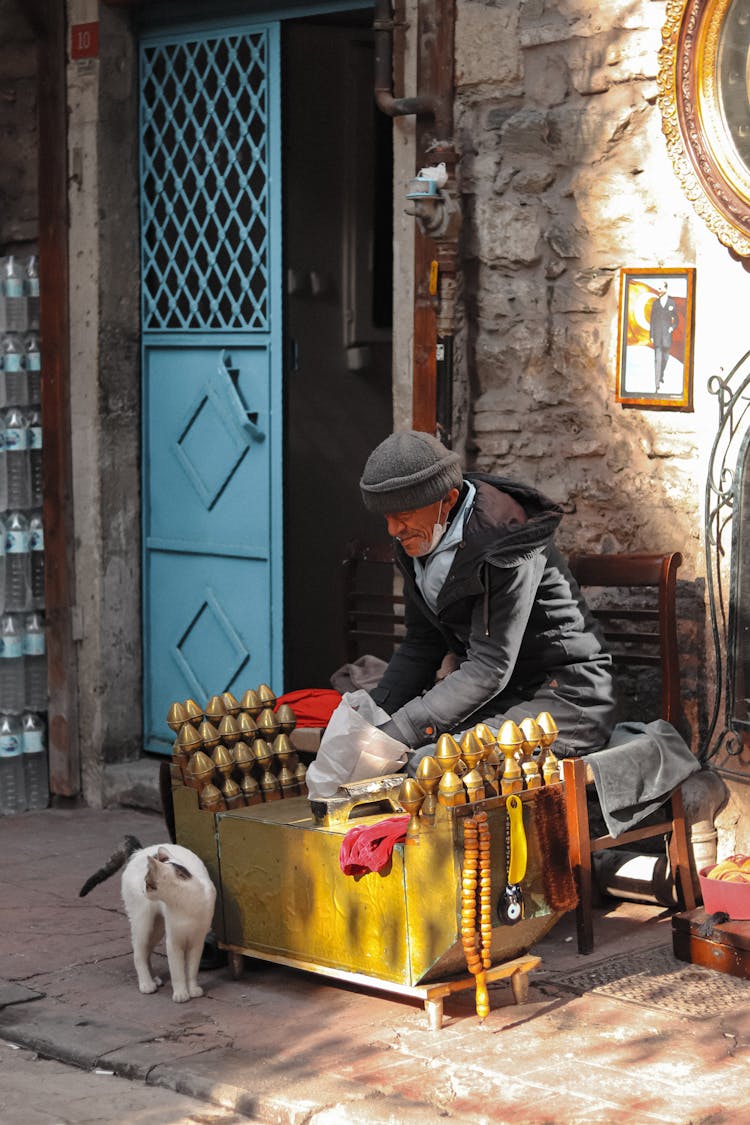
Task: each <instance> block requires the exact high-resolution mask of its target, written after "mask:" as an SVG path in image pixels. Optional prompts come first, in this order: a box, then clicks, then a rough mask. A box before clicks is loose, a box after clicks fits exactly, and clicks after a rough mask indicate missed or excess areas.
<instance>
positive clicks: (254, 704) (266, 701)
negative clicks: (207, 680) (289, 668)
mask: <svg viewBox="0 0 750 1125" xmlns="http://www.w3.org/2000/svg"><path fill="white" fill-rule="evenodd" d="M275 705H276V694H275V692H274V691H273V690H272V689H271V688H270V687H269V686H268V684H260V685H259V687H258V688H257V690H253V689H252V688H248V690H247V691H246V692H244V694H243V696H242V699H240V700H238V699H237V698H236V696H234V695H233V694H232V692H231V691H225V692H223V693H222V694H221V695H212V696H211V698H210V699H209V701H208V703H207V704H206V706H205V708H204V709H203V710H201V708H200V707H199V706H198V704H197V703H196V702H195V700H194V699H186V700H185V701H184V703H179V702H177V703H171V704H170V706H169V710H168V711H167V726H168V727H169V729H170V730H173V731H174V732H175V734H176V733H177V732H178V731H179V729H180V727H181V726H182V725H183V724H184V723H192V724H193V725H194V726H196V725H197V724H198V723H201V722H202V721H203V719H204V718H206V719H208V720H209V722H212V723H214V724H215V725H216V724H218V723H219V722H220V721H221V719H222V718H223V717H224V716H225V715H231V716H232V717H233V718H235V719H236V718H238V717H239V715H240V713H241V712H245V713H246V714H248V715H250V716H251V718H253V719H254V718H256V717H257V716H258V715H260V713H261V711H264V710H271V711H272V710H273V708H274V707H275ZM284 707H286V704H282V706H281V707H280V708H279V711H281V710H283V709H284ZM287 710H288V711H290V712H291V714H292V716H293V715H294V712H293V711H291V708H290V707H288V708H287ZM290 729H292V730H293V729H294V727H291V728H290ZM287 733H288V732H287Z"/></svg>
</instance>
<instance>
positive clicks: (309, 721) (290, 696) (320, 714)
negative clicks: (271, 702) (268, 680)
mask: <svg viewBox="0 0 750 1125" xmlns="http://www.w3.org/2000/svg"><path fill="white" fill-rule="evenodd" d="M340 702H341V696H340V694H339V693H338V692H337V691H334V690H333V688H301V689H300V690H299V691H288V692H287V693H286V695H280V696H279V698H278V699H277V700H276V707H275V710H277V711H278V709H279V707H280V706H281V704H282V703H286V704H288V706H289V707H291V709H292V711H294V717H295V719H296V720H297V726H298V727H325V726H327V725H328V720H329V719H330V717H331V715H332V714H333V712H334V711H335V710H336V708H337V707H338V705H339V703H340Z"/></svg>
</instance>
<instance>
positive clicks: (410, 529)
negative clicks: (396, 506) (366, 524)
mask: <svg viewBox="0 0 750 1125" xmlns="http://www.w3.org/2000/svg"><path fill="white" fill-rule="evenodd" d="M441 505H442V512H441ZM448 507H449V506H448V505H447V504H446V502H445V501H444V500H436V501H435V503H434V504H428V505H427V506H426V507H425V508H412V509H411V511H407V512H392V513H389V514H388V515H387V516H386V517H385V522H386V527H387V528H388V534H389V535H390V536H391V537H392V538H393V539H398V541H399V543H400V544H401V546H402V547H403V548H404V550H405V551H406V553H407V555H410V556H411V558H413V559H417V558H420V557H421V556H422V555H426V554H427V552H428V551H429V549H430V544H431V543H432V531H433V528H434V527H435V524H436V523H437V521H438V519H440V520H442V521H443V522H444V521H445V518H446V515H447V513H448Z"/></svg>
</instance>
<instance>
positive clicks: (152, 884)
mask: <svg viewBox="0 0 750 1125" xmlns="http://www.w3.org/2000/svg"><path fill="white" fill-rule="evenodd" d="M147 860H148V870H147V871H146V878H145V880H144V882H145V886H146V890H147V891H155V890H156V888H157V885H158V882H159V867H158V864H157V862H156V860H155V859H154V857H153V856H152V855H150V856H147Z"/></svg>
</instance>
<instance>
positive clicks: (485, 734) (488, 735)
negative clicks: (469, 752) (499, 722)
mask: <svg viewBox="0 0 750 1125" xmlns="http://www.w3.org/2000/svg"><path fill="white" fill-rule="evenodd" d="M474 734H475V735H476V736H477V738H478V739H479V741H480V742H481V743H482V745H483V746H484V748H485V750H489V749H491V748H492V747H494V746H497V735H496V734H495V732H494V731H493V730H492V728H491V727H488V726H487V724H486V723H477V725H476V726H475V727H474Z"/></svg>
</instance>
